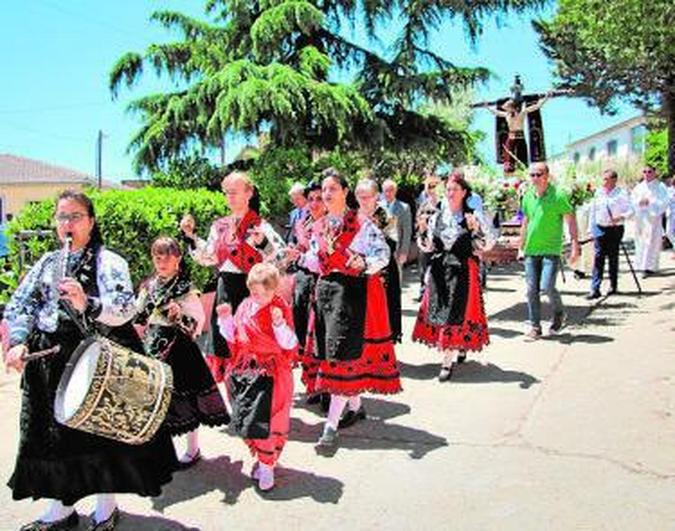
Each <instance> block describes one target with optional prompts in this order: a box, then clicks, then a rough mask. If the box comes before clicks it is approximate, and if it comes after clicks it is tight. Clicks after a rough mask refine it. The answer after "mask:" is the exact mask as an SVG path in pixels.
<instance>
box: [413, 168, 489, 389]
mask: <svg viewBox="0 0 675 531" xmlns="http://www.w3.org/2000/svg"><path fill="white" fill-rule="evenodd" d="M470 195H471V188H470V187H469V185H468V183H467V182H466V181H465V180H464V179H463V178H462V177H459V176H451V177H450V178H449V179H448V183H447V187H446V196H445V200H444V201H443V202H442V204H441V208H440V209H439V211H438V212H437V213H435V214H434V215H433V216H432V217H431V218H430V219H429V222H428V223H427V222H425V223H423V224H422V225H420V231H421V232H420V242H421V244H422V246H423V249H424V250H425V251H426V252H428V253H429V254H430V256H431V259H430V262H429V267H428V269H427V272H426V276H425V283H426V288H425V290H424V296H423V297H422V304H421V306H420V309H419V312H418V314H417V321H416V322H415V328H414V329H413V334H412V339H413V341H418V342H420V343H425V344H427V345H429V346H430V347H433V348H436V349H437V350H439V351H440V352H442V353H443V355H444V356H443V361H442V362H441V370H440V373H439V375H438V379H439V381H441V382H444V381H447V380H449V379H450V376H451V375H452V371H453V368H454V364H455V362H456V361H457V356H458V355H462V356H463V355H465V353H466V351H468V350H471V351H480V350H482V349H483V347H484V346H485V345H487V344H488V343H489V342H490V339H489V335H488V327H487V318H486V316H485V308H484V305H483V297H482V293H481V285H480V265H479V261H478V258H477V256H475V253H474V248H475V247H476V246H475V245H474V243H473V240H475V239H476V238H484V239H485V240H490V242H489V243H492V241H491V240H492V231H490V229H489V225H488V222H487V221H486V220H485V219H484V217H483V216H482V214H481V213H479V212H477V211H476V212H474V211H473V210H472V209H471V208H469V206H468V204H467V200H468V198H469V196H470ZM486 243H487V242H486ZM489 243H488V245H489Z"/></svg>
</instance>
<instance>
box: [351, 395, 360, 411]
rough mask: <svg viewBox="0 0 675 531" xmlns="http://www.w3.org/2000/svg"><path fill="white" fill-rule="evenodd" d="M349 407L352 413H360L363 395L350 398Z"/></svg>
mask: <svg viewBox="0 0 675 531" xmlns="http://www.w3.org/2000/svg"><path fill="white" fill-rule="evenodd" d="M348 407H349V409H351V410H352V411H358V410H359V409H361V395H356V396H352V397H350V399H349V402H348Z"/></svg>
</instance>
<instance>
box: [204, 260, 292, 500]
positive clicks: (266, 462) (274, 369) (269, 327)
mask: <svg viewBox="0 0 675 531" xmlns="http://www.w3.org/2000/svg"><path fill="white" fill-rule="evenodd" d="M246 285H247V287H248V289H249V291H250V293H251V295H250V296H249V297H247V298H246V299H244V301H243V302H242V303H241V304H240V305H239V308H237V311H236V313H235V314H234V316H232V306H231V305H230V304H229V303H224V304H221V305H219V306H218V308H217V311H218V326H219V328H220V332H221V333H222V334H223V336H224V337H225V339H226V340H227V342H228V344H229V345H230V349H231V351H232V353H233V357H232V360H231V362H230V364H229V367H228V373H230V374H238V373H242V372H250V371H251V370H253V371H256V372H257V371H259V372H260V373H262V374H265V375H268V376H271V377H272V380H273V385H272V399H271V404H272V405H271V415H270V421H269V437H267V438H266V439H245V441H246V444H247V445H248V447H249V448H250V450H251V454H252V455H253V456H254V457H255V458H256V459H257V461H256V463H255V464H254V466H253V470H252V473H251V477H252V478H253V479H255V480H257V481H258V487H259V488H260V490H263V491H267V490H270V489H271V488H272V487H274V466H275V465H276V463H277V461H278V459H279V456H280V455H281V451H282V450H283V448H284V445H285V444H286V441H287V440H288V430H289V426H290V411H291V404H292V400H293V374H292V372H291V368H292V363H293V359H294V356H295V354H296V351H297V346H298V340H297V338H296V336H295V332H294V331H293V315H292V313H291V309H290V307H289V305H288V304H287V303H286V302H285V301H284V300H283V299H282V298H281V297H279V296H278V295H276V294H275V290H276V289H277V287H278V285H279V271H278V270H277V268H276V267H275V266H274V265H272V264H269V263H263V264H257V265H255V266H253V267H252V268H251V271H249V274H248V279H247V281H246ZM229 391H232V389H229ZM230 399H231V401H232V402H233V403H236V401H237V397H236V396H231V398H230ZM234 407H236V405H235V406H234Z"/></svg>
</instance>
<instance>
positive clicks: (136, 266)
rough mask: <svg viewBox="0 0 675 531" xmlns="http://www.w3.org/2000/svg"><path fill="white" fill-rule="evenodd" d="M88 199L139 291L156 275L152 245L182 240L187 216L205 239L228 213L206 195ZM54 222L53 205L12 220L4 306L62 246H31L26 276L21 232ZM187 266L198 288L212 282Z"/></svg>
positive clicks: (144, 192)
mask: <svg viewBox="0 0 675 531" xmlns="http://www.w3.org/2000/svg"><path fill="white" fill-rule="evenodd" d="M88 194H89V196H90V197H91V199H92V200H93V202H94V208H95V210H96V218H97V221H98V224H99V226H100V228H101V232H102V234H103V240H104V242H105V245H106V247H108V248H109V249H111V250H113V251H115V252H117V253H119V254H121V255H122V256H124V258H126V259H127V261H128V262H129V267H130V271H131V277H132V280H133V281H134V284H136V285H137V284H138V283H139V282H140V281H141V280H143V279H144V278H146V277H147V276H148V275H149V274H150V273H151V272H152V261H151V259H150V245H151V244H152V241H153V240H154V239H155V238H156V237H157V236H160V235H166V236H173V237H178V236H179V234H180V233H179V229H178V223H179V221H180V219H181V217H182V216H183V214H185V213H188V212H189V213H191V214H192V215H193V216H194V217H195V219H196V221H197V230H198V232H199V234H200V235H201V236H203V237H206V235H207V231H208V229H209V227H210V224H211V222H212V221H213V220H214V219H215V218H217V217H219V216H222V215H224V214H226V212H227V207H226V206H225V201H224V199H223V196H222V194H220V193H216V192H209V191H207V190H177V189H173V188H143V189H140V190H107V191H103V192H99V191H95V190H92V191H89V192H88ZM53 216H54V201H52V200H50V201H42V202H40V203H34V204H30V205H27V206H26V207H25V208H24V209H23V210H22V211H21V212H20V213H19V215H18V216H16V218H15V219H14V220H12V222H11V224H10V226H9V232H10V236H11V241H10V255H9V257H8V262H9V263H10V264H11V267H12V271H11V273H9V274H8V275H7V278H6V279H3V280H6V282H3V284H5V286H4V292H2V293H1V294H0V296H1V297H2V298H3V299H4V300H6V298H7V296H8V295H9V294H11V289H12V287H14V286H15V282H12V279H14V278H19V277H20V276H21V275H22V274H23V273H24V271H25V270H26V269H27V268H28V267H30V266H31V265H32V264H33V263H35V262H36V261H37V260H38V258H39V257H40V256H41V255H42V254H43V253H44V252H45V251H47V250H49V249H55V248H56V247H57V246H58V242H57V240H56V236H55V235H54V236H52V237H48V238H37V237H36V238H31V239H29V240H27V242H26V244H27V245H26V252H25V258H24V262H23V270H21V269H20V268H19V259H18V258H19V244H18V242H17V240H16V238H15V236H16V234H17V233H18V232H19V231H22V230H39V229H53V227H54V224H53ZM187 263H188V264H189V265H190V267H191V268H192V273H193V279H194V281H195V283H196V284H197V285H198V286H199V287H200V288H203V287H204V286H205V285H206V284H207V283H208V282H209V280H210V279H211V275H212V274H213V272H212V270H211V269H210V268H204V267H200V266H195V265H193V264H192V261H191V260H190V259H188V260H187ZM1 288H2V286H0V289H1ZM1 300H2V299H0V302H1Z"/></svg>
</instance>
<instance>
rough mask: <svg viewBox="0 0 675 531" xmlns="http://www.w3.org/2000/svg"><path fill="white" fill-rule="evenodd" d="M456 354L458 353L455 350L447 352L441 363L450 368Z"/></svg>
mask: <svg viewBox="0 0 675 531" xmlns="http://www.w3.org/2000/svg"><path fill="white" fill-rule="evenodd" d="M456 355H457V353H456V352H455V351H454V350H449V351H447V352H446V353H445V356H443V363H441V365H442V366H443V367H446V368H448V369H449V368H450V366H451V365H452V364H453V363H454V361H455V356H456Z"/></svg>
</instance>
